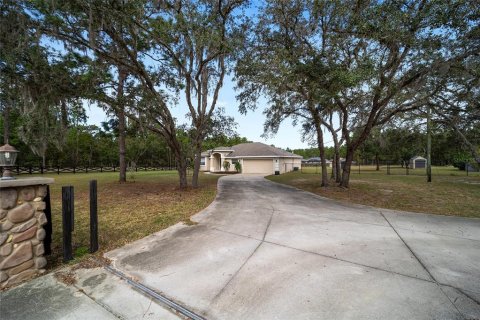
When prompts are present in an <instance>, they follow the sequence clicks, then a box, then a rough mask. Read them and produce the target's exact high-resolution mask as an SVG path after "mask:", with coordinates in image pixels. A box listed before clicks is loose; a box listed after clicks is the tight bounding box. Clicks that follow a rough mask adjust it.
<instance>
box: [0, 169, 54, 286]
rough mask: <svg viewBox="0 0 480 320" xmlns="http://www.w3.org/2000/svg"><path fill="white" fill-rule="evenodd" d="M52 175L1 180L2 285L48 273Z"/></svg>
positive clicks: (0, 253) (0, 264) (0, 247)
mask: <svg viewBox="0 0 480 320" xmlns="http://www.w3.org/2000/svg"><path fill="white" fill-rule="evenodd" d="M53 182H54V180H53V179H51V178H29V179H17V180H4V181H0V288H5V287H9V286H11V285H14V284H16V283H19V282H22V281H24V280H26V279H29V278H32V277H34V276H35V275H37V274H41V273H44V272H45V265H46V264H47V260H46V259H45V258H44V256H43V254H44V251H45V249H44V246H43V239H44V238H45V229H43V225H45V224H46V223H47V218H46V216H45V213H44V212H43V211H44V210H45V202H44V201H43V200H44V198H45V196H46V195H47V185H49V184H52V183H53Z"/></svg>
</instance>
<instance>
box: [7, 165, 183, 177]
mask: <svg viewBox="0 0 480 320" xmlns="http://www.w3.org/2000/svg"><path fill="white" fill-rule="evenodd" d="M119 170H120V168H119V167H117V166H112V167H108V166H105V167H103V166H100V167H93V166H92V167H60V166H57V167H43V166H16V167H14V168H13V170H12V171H13V172H14V173H15V174H16V175H20V174H46V173H56V174H61V173H89V172H118V171H119ZM167 170H175V168H174V167H160V166H158V167H157V166H135V167H128V168H127V171H129V172H139V171H167Z"/></svg>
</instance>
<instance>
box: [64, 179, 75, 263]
mask: <svg viewBox="0 0 480 320" xmlns="http://www.w3.org/2000/svg"><path fill="white" fill-rule="evenodd" d="M73 208H74V205H73V187H72V186H66V187H62V220H63V221H62V225H63V261H64V262H67V261H70V260H73V249H72V231H73V227H74V225H73V220H74V212H73V211H74V210H73Z"/></svg>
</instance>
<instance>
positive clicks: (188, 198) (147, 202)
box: [22, 171, 219, 268]
mask: <svg viewBox="0 0 480 320" xmlns="http://www.w3.org/2000/svg"><path fill="white" fill-rule="evenodd" d="M33 176H35V177H37V176H38V175H33ZM43 176H44V177H51V178H54V179H55V184H53V185H52V186H51V187H50V193H51V204H52V222H53V243H52V255H51V256H50V257H48V259H49V266H50V267H51V268H55V267H56V266H58V265H60V263H61V261H62V247H61V246H62V218H61V215H62V214H61V210H62V209H61V208H62V202H61V197H62V195H61V188H62V186H66V185H72V186H73V187H74V193H75V231H74V232H73V246H74V252H75V255H76V260H75V261H74V262H76V261H79V259H80V260H81V259H82V257H83V256H88V254H87V253H88V247H89V241H90V240H89V239H90V233H89V232H90V231H89V230H90V229H89V228H90V227H89V189H88V185H89V181H90V180H92V179H95V180H97V183H98V221H99V244H100V252H99V254H101V253H102V252H105V251H108V250H111V249H113V248H116V247H120V246H122V245H124V244H126V243H129V242H132V241H134V240H137V239H140V238H142V237H145V236H147V235H149V234H152V233H154V232H156V231H159V230H162V229H164V228H167V227H169V226H171V225H173V224H175V223H177V222H180V221H186V222H187V223H188V222H190V216H191V215H193V214H195V213H197V212H198V211H200V210H202V209H203V208H205V207H207V206H208V205H209V204H210V203H211V202H212V201H213V199H214V198H215V194H216V186H217V180H218V178H219V176H218V175H206V174H201V175H200V184H201V187H200V188H198V189H188V190H186V191H180V190H178V175H177V172H176V171H153V172H135V173H127V180H128V182H127V183H124V184H120V183H118V173H88V174H85V173H80V174H70V173H68V174H60V175H55V174H49V175H43ZM22 177H24V176H22Z"/></svg>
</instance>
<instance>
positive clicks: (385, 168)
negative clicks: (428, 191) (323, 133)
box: [301, 161, 480, 176]
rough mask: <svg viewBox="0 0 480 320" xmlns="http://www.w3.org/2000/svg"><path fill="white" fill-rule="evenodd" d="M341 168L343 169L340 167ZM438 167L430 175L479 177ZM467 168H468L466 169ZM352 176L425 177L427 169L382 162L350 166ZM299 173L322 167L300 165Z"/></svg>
mask: <svg viewBox="0 0 480 320" xmlns="http://www.w3.org/2000/svg"><path fill="white" fill-rule="evenodd" d="M342 168H343V167H342ZM437 168H438V167H433V173H432V174H441V175H445V174H455V175H466V176H468V175H474V176H478V175H480V172H479V171H478V170H473V169H471V168H470V169H469V170H459V169H454V170H455V171H454V172H437ZM467 168H468V167H467ZM327 170H328V172H329V173H330V172H331V170H332V166H331V164H329V166H328V169H327ZM350 172H351V173H352V174H362V173H379V174H386V175H404V176H405V175H406V176H408V175H412V176H426V175H427V169H426V168H415V169H413V168H411V167H409V166H405V165H404V166H402V165H400V164H397V163H393V162H389V161H382V162H381V163H380V164H379V166H378V170H377V166H376V165H375V164H369V165H365V164H361V165H360V164H358V163H354V164H352V167H351V171H350ZM301 173H309V174H321V173H322V165H321V164H319V163H302V168H301Z"/></svg>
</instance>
